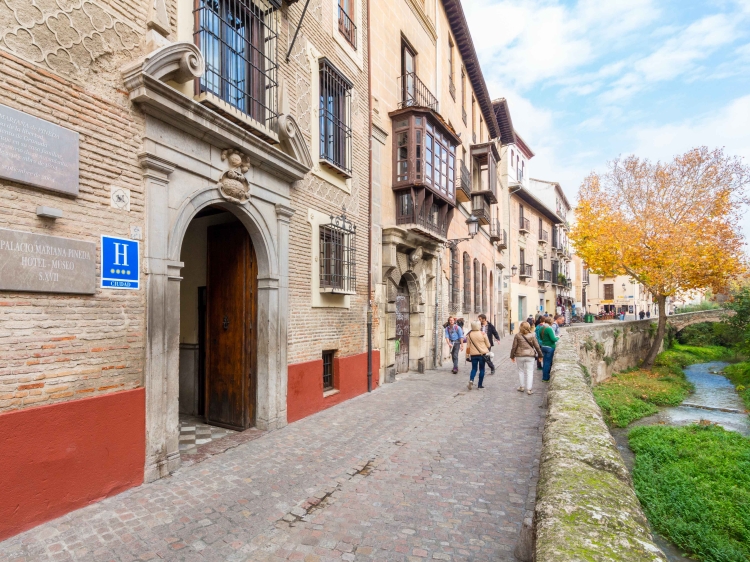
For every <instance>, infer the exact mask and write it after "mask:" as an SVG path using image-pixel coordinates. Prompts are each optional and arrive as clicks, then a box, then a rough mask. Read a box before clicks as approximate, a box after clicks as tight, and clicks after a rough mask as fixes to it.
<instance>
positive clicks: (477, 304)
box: [474, 258, 482, 314]
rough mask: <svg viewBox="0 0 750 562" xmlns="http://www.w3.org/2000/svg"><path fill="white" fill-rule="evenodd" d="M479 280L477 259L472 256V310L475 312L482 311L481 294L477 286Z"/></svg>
mask: <svg viewBox="0 0 750 562" xmlns="http://www.w3.org/2000/svg"><path fill="white" fill-rule="evenodd" d="M480 282H481V280H480V277H479V260H478V259H476V258H474V312H476V313H477V314H479V313H480V312H482V310H481V309H482V301H481V300H480V299H481V298H482V294H481V292H480V290H481V289H480V287H479V284H480Z"/></svg>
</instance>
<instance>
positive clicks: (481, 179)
mask: <svg viewBox="0 0 750 562" xmlns="http://www.w3.org/2000/svg"><path fill="white" fill-rule="evenodd" d="M470 156H471V174H472V178H471V187H472V190H471V192H472V195H475V194H480V195H484V196H485V197H486V198H487V199H488V200H489V202H490V203H497V163H498V162H499V161H500V154H499V153H498V152H497V147H496V146H495V143H494V142H485V143H482V144H474V145H472V146H471V151H470Z"/></svg>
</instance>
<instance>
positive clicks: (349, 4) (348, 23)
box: [339, 0, 357, 49]
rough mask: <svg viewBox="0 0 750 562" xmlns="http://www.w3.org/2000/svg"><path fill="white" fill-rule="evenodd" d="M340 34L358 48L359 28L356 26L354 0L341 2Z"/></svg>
mask: <svg viewBox="0 0 750 562" xmlns="http://www.w3.org/2000/svg"><path fill="white" fill-rule="evenodd" d="M339 33H341V35H343V36H344V39H346V40H347V41H348V42H349V44H350V45H351V46H352V47H353V48H355V49H356V48H357V26H356V25H354V0H339Z"/></svg>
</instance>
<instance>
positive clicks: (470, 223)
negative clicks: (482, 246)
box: [446, 215, 479, 248]
mask: <svg viewBox="0 0 750 562" xmlns="http://www.w3.org/2000/svg"><path fill="white" fill-rule="evenodd" d="M466 226H467V227H468V228H469V236H468V238H452V239H451V240H446V244H448V246H450V247H451V248H455V247H456V246H458V245H459V244H460V243H461V242H465V241H466V240H473V239H474V237H475V236H476V235H477V233H478V232H479V219H478V218H477V217H475V216H474V215H469V218H468V219H466Z"/></svg>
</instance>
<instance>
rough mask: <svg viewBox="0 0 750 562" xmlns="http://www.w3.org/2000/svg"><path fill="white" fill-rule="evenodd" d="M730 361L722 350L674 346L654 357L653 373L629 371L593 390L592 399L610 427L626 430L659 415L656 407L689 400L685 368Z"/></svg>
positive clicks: (636, 370)
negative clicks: (633, 423) (653, 415)
mask: <svg viewBox="0 0 750 562" xmlns="http://www.w3.org/2000/svg"><path fill="white" fill-rule="evenodd" d="M731 357H732V352H731V351H729V350H728V349H726V348H724V347H719V346H712V347H694V346H688V345H680V344H675V345H674V347H673V348H672V349H669V350H667V351H664V352H662V353H660V354H659V355H658V356H657V357H656V361H655V362H654V368H653V369H652V370H650V371H648V370H644V369H628V370H627V371H623V372H622V373H618V374H616V375H613V376H612V377H611V378H609V379H608V380H606V381H604V382H603V383H601V384H599V385H597V386H595V387H594V389H593V392H594V398H595V399H596V403H597V404H599V407H600V408H601V409H602V413H603V414H604V419H605V421H606V422H607V423H608V424H609V425H614V426H616V427H626V426H628V425H629V424H630V423H632V422H634V421H636V420H639V419H641V418H644V417H646V416H650V415H652V414H655V413H656V412H658V411H659V410H658V408H657V406H677V405H678V404H680V402H682V401H683V400H684V399H685V398H687V397H688V395H689V394H690V392H691V391H692V385H691V384H690V383H689V382H688V381H687V380H686V379H685V374H684V373H683V372H682V369H683V368H684V367H687V366H688V365H692V364H693V363H706V362H708V361H721V360H727V359H729V358H731Z"/></svg>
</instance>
